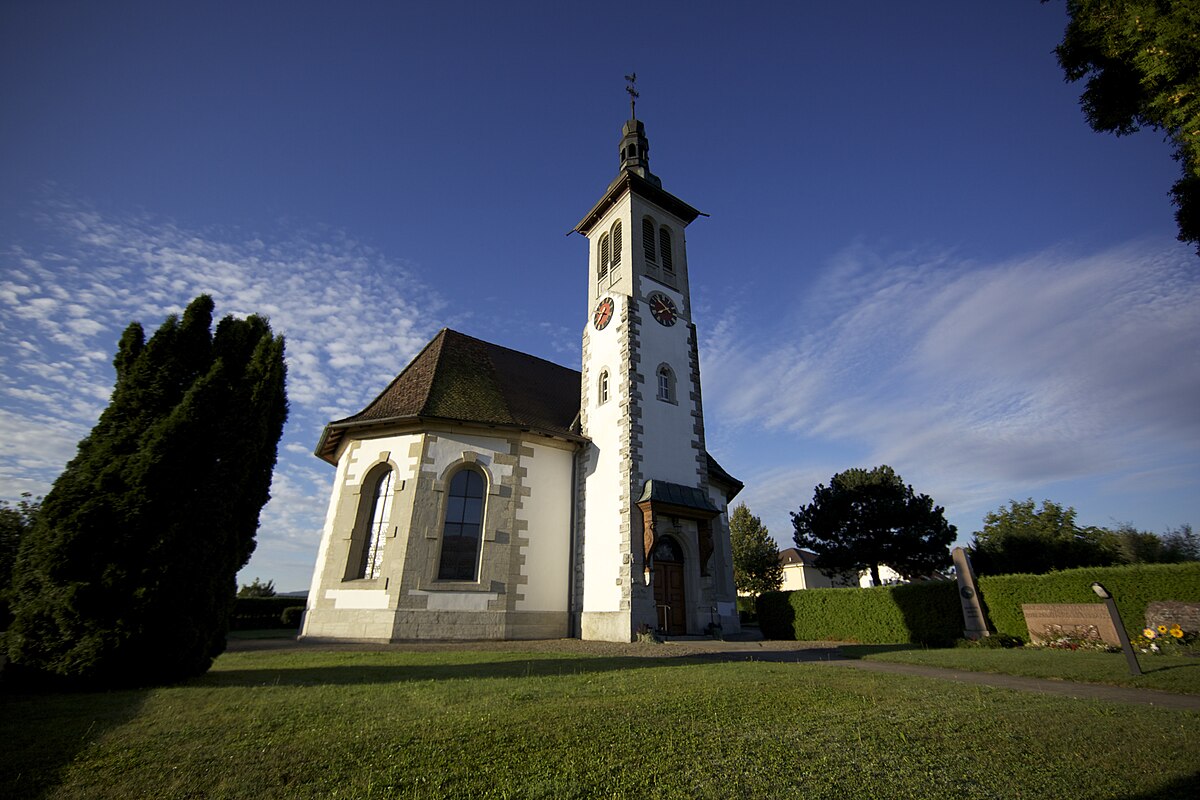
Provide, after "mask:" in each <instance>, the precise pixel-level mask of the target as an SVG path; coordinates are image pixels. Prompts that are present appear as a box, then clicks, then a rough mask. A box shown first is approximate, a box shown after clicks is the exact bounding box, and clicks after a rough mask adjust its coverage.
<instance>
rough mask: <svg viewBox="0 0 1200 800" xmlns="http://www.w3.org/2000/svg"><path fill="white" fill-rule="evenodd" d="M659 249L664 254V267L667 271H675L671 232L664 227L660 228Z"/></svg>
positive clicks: (660, 253)
mask: <svg viewBox="0 0 1200 800" xmlns="http://www.w3.org/2000/svg"><path fill="white" fill-rule="evenodd" d="M658 250H659V255H661V256H662V265H663V269H664V270H666V271H667V272H674V271H675V259H674V257H673V254H672V253H671V232H670V231H669V230H667V229H666V227H662V228H659V229H658Z"/></svg>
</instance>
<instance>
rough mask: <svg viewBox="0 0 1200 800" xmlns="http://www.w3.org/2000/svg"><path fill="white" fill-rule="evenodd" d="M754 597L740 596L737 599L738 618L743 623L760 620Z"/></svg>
mask: <svg viewBox="0 0 1200 800" xmlns="http://www.w3.org/2000/svg"><path fill="white" fill-rule="evenodd" d="M757 605H758V604H757V603H755V601H754V598H753V597H739V598H738V599H737V610H738V619H740V620H741V621H742V624H746V623H757V622H758V608H757Z"/></svg>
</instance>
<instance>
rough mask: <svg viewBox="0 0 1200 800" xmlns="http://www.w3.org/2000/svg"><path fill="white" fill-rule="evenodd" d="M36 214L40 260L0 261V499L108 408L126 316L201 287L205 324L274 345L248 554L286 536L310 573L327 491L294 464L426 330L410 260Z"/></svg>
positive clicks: (30, 254) (295, 241)
mask: <svg viewBox="0 0 1200 800" xmlns="http://www.w3.org/2000/svg"><path fill="white" fill-rule="evenodd" d="M41 219H42V222H43V224H44V225H45V228H46V232H47V236H48V238H49V241H48V243H47V244H46V245H45V246H43V247H42V248H40V251H39V250H36V249H31V248H30V246H29V244H28V243H23V246H22V247H14V248H11V249H10V250H9V251H8V252H6V253H3V254H0V259H2V261H0V263H2V264H3V273H4V275H5V279H4V280H3V282H0V330H2V331H4V333H5V336H4V338H3V341H0V363H3V364H4V365H5V369H4V370H3V373H2V374H0V396H3V397H4V398H5V400H4V406H5V407H4V409H3V412H2V413H0V436H3V437H4V440H5V442H6V445H7V446H6V448H5V454H4V455H3V456H0V481H2V483H0V496H3V497H16V496H17V495H19V493H20V492H21V491H33V492H34V493H35V494H44V493H45V491H46V490H47V489H48V488H49V484H50V481H51V480H53V478H54V477H55V476H56V475H57V473H58V472H59V471H61V469H62V467H63V466H64V465H65V464H66V462H67V460H69V459H70V458H71V457H72V456H73V455H74V449H75V444H76V443H77V442H78V440H79V439H80V438H81V437H82V436H84V435H86V433H87V431H88V430H90V428H91V426H92V425H93V424H95V421H96V418H97V416H98V415H99V413H100V411H101V410H102V409H103V406H104V404H105V403H106V402H107V399H108V396H109V394H110V392H111V389H112V381H113V377H114V376H113V372H112V367H111V365H110V361H111V358H112V351H113V350H114V349H115V347H116V342H117V340H118V339H119V337H120V335H121V331H122V330H123V329H124V328H125V326H126V325H128V324H129V322H130V321H132V320H139V321H140V322H141V323H142V324H143V326H144V328H145V330H146V332H147V335H150V334H152V333H153V331H154V330H155V329H156V328H157V327H158V326H159V325H160V324H161V322H162V320H163V319H164V317H165V316H166V315H167V314H169V313H178V312H180V311H182V309H183V308H184V306H185V305H186V304H187V303H188V302H189V301H190V300H191V299H192V298H194V297H195V296H197V295H199V294H201V293H209V294H211V295H212V296H213V299H214V301H215V303H216V310H217V313H218V314H219V315H225V314H234V315H236V316H244V315H246V314H250V313H259V314H263V315H265V316H268V317H269V318H270V321H271V326H272V328H273V329H274V330H275V331H276V332H277V333H282V334H283V335H284V336H285V337H286V339H287V347H286V351H287V362H288V397H289V401H290V404H291V413H290V417H289V421H288V426H287V429H286V430H285V436H284V439H285V445H284V446H283V447H282V448H281V450H280V464H279V467H278V468H277V470H276V476H275V483H274V488H273V493H274V496H275V498H276V499H275V500H274V501H273V502H272V503H270V504H268V507H267V508H266V509H264V512H263V527H262V529H261V531H260V534H259V552H260V555H261V554H262V553H264V552H271V551H272V549H273V548H274V547H275V543H276V542H284V541H286V542H291V544H290V545H289V546H291V547H295V546H296V545H295V542H296V541H297V537H298V540H299V541H301V542H303V543H304V547H307V548H308V549H309V551H310V552H309V553H308V555H307V556H306V557H307V558H308V566H307V569H311V563H312V558H313V557H315V550H316V544H317V537H318V536H319V531H320V525H321V521H322V519H323V517H324V507H325V503H326V502H327V492H328V486H327V483H328V476H325V477H323V478H321V479H320V480H318V481H316V483H314V477H319V476H321V475H322V474H323V473H321V472H319V471H317V470H313V469H312V468H311V467H310V466H309V462H310V461H311V460H312V455H311V452H312V450H311V448H312V445H313V443H315V441H316V438H317V435H318V434H319V432H320V429H321V426H322V425H324V423H325V422H327V421H328V420H329V419H332V418H335V417H341V416H346V415H348V414H351V413H353V412H355V411H357V410H359V408H361V407H362V405H363V404H364V403H365V402H366V400H369V399H370V397H372V396H374V394H375V393H376V392H378V390H379V389H380V387H381V386H383V385H386V383H387V381H388V380H390V379H391V378H392V377H393V376H394V375H395V374H396V372H398V371H399V369H400V368H401V367H403V365H404V364H406V363H407V362H408V360H409V359H410V358H411V357H412V356H413V355H414V354H415V353H416V352H417V350H418V349H419V348H420V347H421V346H422V345H424V344H425V342H426V341H427V340H428V339H429V337H430V336H432V334H433V333H434V332H435V331H436V329H437V327H439V324H440V319H439V314H440V312H441V310H442V309H443V308H444V307H445V303H444V302H443V301H442V300H441V299H440V298H439V297H438V295H437V294H436V292H434V291H433V290H431V289H430V288H429V287H428V286H427V285H426V283H425V282H424V281H423V280H422V279H421V277H420V276H419V275H417V274H415V273H414V271H413V268H412V266H411V265H409V264H405V263H401V262H397V261H395V260H393V259H388V258H385V257H384V256H383V255H381V254H380V253H378V252H375V251H373V250H372V249H371V248H369V247H366V246H364V245H361V244H359V243H357V242H355V241H353V240H352V239H349V238H347V237H345V236H343V235H326V234H328V232H322V234H321V238H320V239H314V238H312V237H309V236H306V235H304V234H298V233H294V232H293V233H288V234H285V235H283V236H281V237H280V238H278V239H277V240H275V241H267V240H266V239H265V238H264V237H261V236H239V235H238V234H236V233H230V232H227V231H220V232H215V233H214V232H205V233H198V232H194V231H186V230H182V229H180V228H178V227H177V226H175V225H173V224H170V223H165V222H162V221H159V220H154V219H150V218H145V217H143V218H134V219H113V218H109V217H105V216H102V215H100V214H98V213H95V212H93V211H90V210H86V209H80V208H77V207H74V206H72V205H70V204H63V203H60V204H57V205H56V206H55V207H53V208H51V209H50V210H49V211H48V212H46V213H44V214H42V215H41ZM296 476H300V477H296ZM322 481H323V482H324V484H325V485H319V484H321V482H322ZM307 581H308V578H307V576H303V577H299V578H297V577H295V576H292V577H290V578H289V579H288V581H287V582H288V583H289V587H290V585H291V584H293V583H296V584H298V585H307ZM291 588H294V587H291Z"/></svg>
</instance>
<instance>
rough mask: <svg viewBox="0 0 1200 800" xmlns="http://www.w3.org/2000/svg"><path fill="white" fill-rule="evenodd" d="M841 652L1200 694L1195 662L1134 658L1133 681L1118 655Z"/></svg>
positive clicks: (874, 648)
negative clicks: (1136, 671)
mask: <svg viewBox="0 0 1200 800" xmlns="http://www.w3.org/2000/svg"><path fill="white" fill-rule="evenodd" d="M840 649H841V651H842V653H843V654H845V655H847V656H849V657H851V658H863V659H867V660H870V661H896V662H900V663H903V664H920V665H921V666H926V667H946V668H948V669H962V670H970V671H973V672H998V673H1002V674H1004V675H1023V676H1026V677H1030V678H1051V679H1062V680H1069V681H1080V682H1083V683H1107V684H1112V685H1114V686H1133V687H1137V688H1140V689H1162V690H1164V691H1167V692H1179V693H1181V694H1200V658H1193V657H1189V656H1166V655H1149V654H1139V656H1138V662H1139V663H1140V664H1141V667H1142V674H1141V675H1139V676H1136V677H1135V676H1133V675H1130V674H1129V664H1128V663H1127V662H1126V661H1125V656H1124V655H1122V654H1121V653H1097V652H1088V651H1083V650H1076V651H1071V650H1051V649H1046V648H1014V649H1012V650H998V649H997V650H993V649H990V648H975V647H971V648H961V647H958V648H948V649H941V650H930V649H923V648H920V647H915V646H912V645H843V646H842V647H841V648H840Z"/></svg>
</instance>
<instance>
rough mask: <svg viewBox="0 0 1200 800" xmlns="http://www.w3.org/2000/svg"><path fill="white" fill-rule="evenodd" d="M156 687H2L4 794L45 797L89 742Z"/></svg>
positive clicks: (127, 716) (135, 709)
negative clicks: (52, 689)
mask: <svg viewBox="0 0 1200 800" xmlns="http://www.w3.org/2000/svg"><path fill="white" fill-rule="evenodd" d="M150 691H151V690H148V689H130V690H123V691H111V692H50V691H31V690H25V689H18V688H15V687H11V686H6V687H3V689H2V690H0V741H3V742H4V745H3V747H0V797H21V798H40V797H45V796H47V795H48V794H49V793H50V792H51V791H52V790H53V789H54V788H55V787H56V786H58V784H59V783H60V781H61V778H62V773H63V771H64V770H65V769H66V768H67V766H68V765H70V763H71V762H72V761H73V760H74V759H75V757H76V756H77V755H78V754H79V753H81V752H82V751H83V750H84V749H85V748H86V747H87V746H88V745H89V744H91V743H92V742H94V741H96V740H97V739H99V738H101V737H102V736H104V734H106V733H107V732H108V731H110V730H113V729H114V728H117V727H120V726H121V725H123V724H125V723H126V722H128V721H129V720H131V719H133V718H134V717H136V716H137V715H138V713H139V711H140V710H141V708H142V705H143V703H144V702H145V700H146V697H147V696H148V695H149V692H150Z"/></svg>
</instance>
